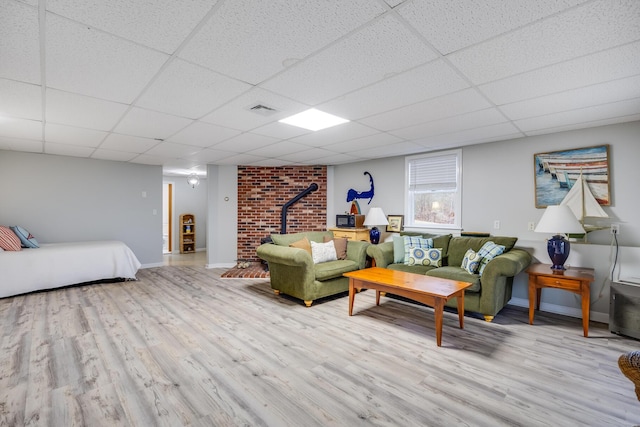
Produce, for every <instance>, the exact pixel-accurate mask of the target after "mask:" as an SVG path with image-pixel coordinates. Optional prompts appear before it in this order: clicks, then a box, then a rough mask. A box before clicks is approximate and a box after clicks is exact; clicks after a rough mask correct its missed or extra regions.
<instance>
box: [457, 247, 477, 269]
mask: <svg viewBox="0 0 640 427" xmlns="http://www.w3.org/2000/svg"><path fill="white" fill-rule="evenodd" d="M481 260H482V258H481V257H480V255H478V253H477V252H476V251H474V250H473V249H468V250H467V252H465V254H464V258H463V259H462V265H460V267H462V268H464V269H465V270H466V271H467V273H471V274H475V273H476V272H477V271H478V268H479V267H480V261H481Z"/></svg>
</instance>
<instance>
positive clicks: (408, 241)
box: [403, 236, 433, 265]
mask: <svg viewBox="0 0 640 427" xmlns="http://www.w3.org/2000/svg"><path fill="white" fill-rule="evenodd" d="M403 239H404V263H405V264H406V265H409V251H410V250H411V248H422V249H429V248H432V247H433V239H423V238H422V237H414V236H403Z"/></svg>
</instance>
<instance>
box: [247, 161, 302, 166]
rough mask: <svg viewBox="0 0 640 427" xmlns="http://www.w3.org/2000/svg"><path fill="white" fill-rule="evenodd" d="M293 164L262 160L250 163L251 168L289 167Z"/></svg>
mask: <svg viewBox="0 0 640 427" xmlns="http://www.w3.org/2000/svg"><path fill="white" fill-rule="evenodd" d="M293 164H294V163H293V162H288V161H284V160H280V159H264V160H259V161H257V162H253V163H251V165H252V166H262V167H278V166H289V165H293Z"/></svg>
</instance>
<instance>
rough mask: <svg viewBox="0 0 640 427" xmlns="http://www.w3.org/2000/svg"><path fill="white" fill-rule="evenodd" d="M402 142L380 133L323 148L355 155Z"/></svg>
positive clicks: (394, 137) (393, 136)
mask: <svg viewBox="0 0 640 427" xmlns="http://www.w3.org/2000/svg"><path fill="white" fill-rule="evenodd" d="M401 141H402V139H400V138H398V137H397V136H395V135H390V134H388V133H378V134H375V135H369V136H365V137H362V138H356V139H350V140H349V141H344V142H339V143H337V144H328V145H325V146H323V147H322V148H325V149H327V150H332V151H335V152H337V153H353V152H354V151H358V152H367V151H369V150H371V149H373V148H377V147H381V146H387V145H394V144H396V143H398V142H401ZM358 154H359V153H358Z"/></svg>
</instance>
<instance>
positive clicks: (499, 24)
mask: <svg viewBox="0 0 640 427" xmlns="http://www.w3.org/2000/svg"><path fill="white" fill-rule="evenodd" d="M585 1H586V0H560V1H558V0H536V1H531V0H509V1H504V0H482V1H479V0H471V1H464V2H459V1H451V0H431V1H414V2H407V3H405V5H403V7H399V8H398V9H397V10H398V13H399V14H400V15H401V16H402V17H403V18H405V19H406V20H407V21H408V22H409V23H410V24H411V25H412V26H413V27H415V28H416V30H417V31H418V32H420V34H422V35H423V36H424V37H425V38H426V39H427V40H429V42H430V43H431V44H432V45H433V46H434V47H435V48H436V49H438V50H439V51H440V53H442V54H444V55H446V54H448V53H451V52H453V51H456V50H458V49H461V48H463V47H466V46H470V45H472V44H476V43H478V42H481V41H483V40H487V39H489V38H491V37H494V36H497V35H499V34H502V33H505V32H507V31H509V30H513V29H515V28H518V27H521V26H523V25H526V24H529V23H531V22H534V21H536V20H539V19H541V18H544V17H546V16H549V15H552V14H554V13H557V12H560V11H562V10H565V9H567V8H569V7H572V6H575V5H576V4H579V3H584V2H585Z"/></svg>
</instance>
